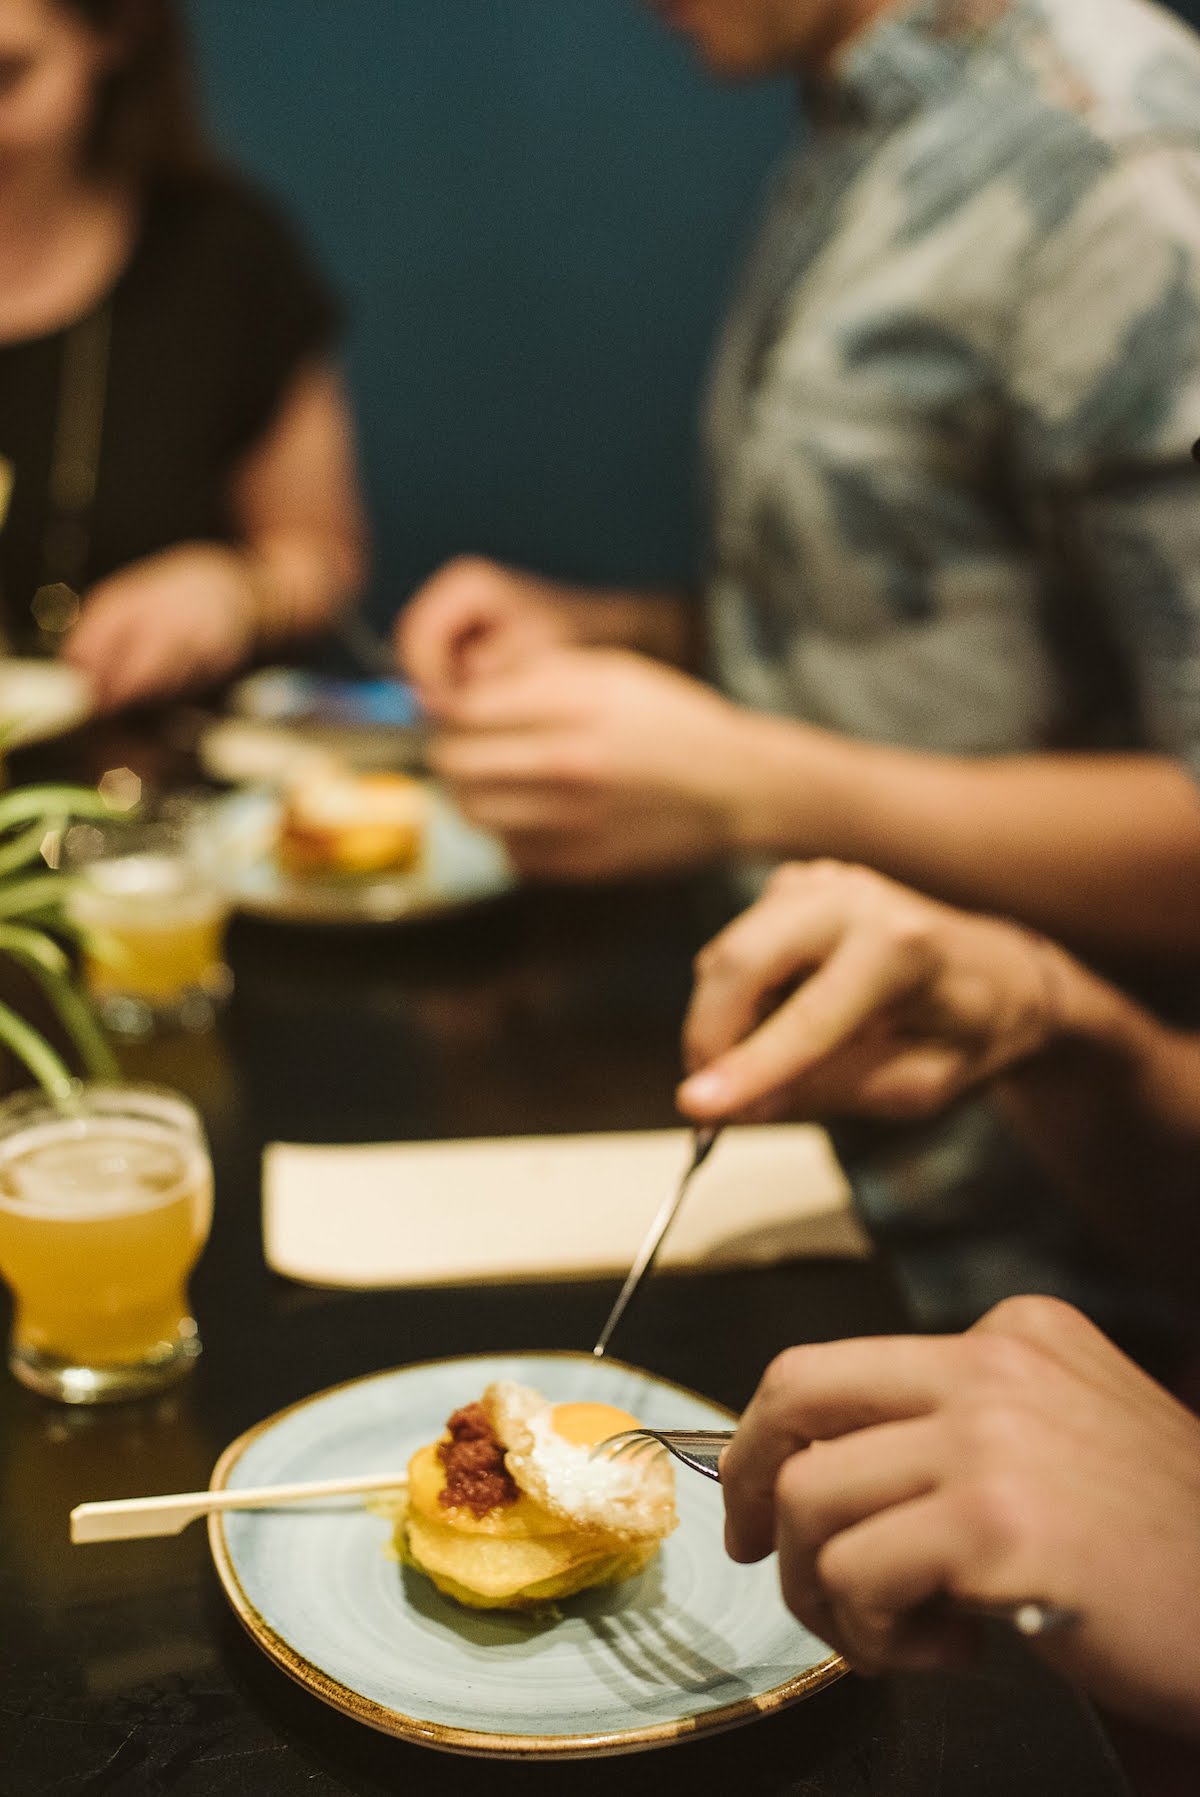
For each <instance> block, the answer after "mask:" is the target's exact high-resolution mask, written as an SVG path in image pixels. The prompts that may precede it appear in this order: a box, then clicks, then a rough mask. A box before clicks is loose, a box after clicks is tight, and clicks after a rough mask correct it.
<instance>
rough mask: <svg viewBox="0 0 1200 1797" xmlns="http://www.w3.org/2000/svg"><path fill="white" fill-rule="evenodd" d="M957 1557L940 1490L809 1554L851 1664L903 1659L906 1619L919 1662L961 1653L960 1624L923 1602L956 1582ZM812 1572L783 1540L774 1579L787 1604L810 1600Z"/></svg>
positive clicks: (876, 1667) (952, 1521) (960, 1552)
mask: <svg viewBox="0 0 1200 1797" xmlns="http://www.w3.org/2000/svg"><path fill="white" fill-rule="evenodd" d="M963 1562H964V1544H963V1542H962V1540H961V1536H960V1529H959V1525H958V1522H957V1519H956V1515H955V1511H954V1507H953V1505H952V1504H950V1503H949V1502H947V1500H946V1499H945V1497H944V1496H943V1494H942V1493H940V1492H937V1493H934V1494H932V1495H928V1496H923V1497H919V1498H916V1499H914V1500H913V1501H912V1502H910V1503H905V1504H899V1505H896V1506H893V1507H892V1508H890V1509H887V1510H884V1511H880V1512H878V1513H876V1514H875V1515H874V1516H871V1517H868V1518H867V1519H866V1521H864V1522H860V1523H856V1524H855V1525H854V1526H853V1527H851V1528H849V1529H846V1530H844V1531H843V1532H842V1533H841V1534H838V1535H835V1536H834V1537H833V1539H832V1540H831V1541H829V1542H827V1543H826V1545H825V1546H824V1547H823V1548H822V1549H821V1550H820V1552H819V1553H818V1554H817V1556H816V1563H815V1571H816V1578H817V1581H818V1588H819V1590H820V1591H821V1592H822V1593H823V1595H824V1599H825V1601H826V1602H827V1603H828V1604H829V1606H830V1608H831V1610H832V1612H833V1615H834V1618H835V1622H836V1626H837V1630H838V1634H839V1637H840V1640H841V1644H842V1649H843V1652H845V1653H846V1655H847V1657H848V1658H849V1659H850V1661H851V1663H852V1664H854V1665H857V1666H859V1667H861V1668H862V1669H863V1670H865V1671H869V1672H879V1671H883V1670H885V1669H887V1667H889V1666H893V1665H899V1664H902V1663H903V1662H902V1660H901V1657H900V1656H901V1654H902V1653H903V1651H904V1647H905V1634H904V1630H905V1624H906V1623H911V1624H912V1625H913V1626H914V1634H913V1636H912V1637H911V1638H910V1641H909V1646H910V1648H917V1649H919V1651H920V1653H921V1654H922V1656H923V1657H924V1663H928V1661H929V1656H931V1655H938V1654H941V1653H945V1654H946V1655H948V1656H953V1657H954V1658H957V1657H958V1656H959V1655H961V1652H962V1650H963V1631H962V1628H961V1624H960V1623H959V1622H958V1621H957V1620H956V1619H953V1618H951V1617H948V1616H947V1617H944V1618H940V1619H939V1617H938V1615H937V1613H936V1612H934V1611H933V1610H931V1609H930V1608H927V1607H926V1606H930V1605H932V1604H934V1602H935V1600H937V1599H938V1598H940V1597H942V1595H943V1594H944V1593H946V1592H948V1591H951V1590H953V1589H955V1587H956V1585H957V1583H958V1580H959V1577H960V1568H961V1567H962V1565H963ZM811 1578H812V1563H811V1561H810V1560H809V1558H808V1557H807V1556H806V1555H805V1554H804V1553H803V1552H802V1551H801V1552H798V1553H796V1554H793V1553H792V1551H791V1549H790V1545H787V1544H785V1546H784V1547H782V1548H781V1551H780V1556H779V1581H780V1589H781V1591H782V1593H783V1599H784V1602H785V1603H786V1604H787V1605H788V1607H789V1608H792V1607H793V1601H796V1602H800V1603H804V1602H808V1603H811V1601H812V1598H811V1584H810V1581H811ZM793 1594H794V1595H793ZM914 1612H919V1613H920V1614H919V1615H914Z"/></svg>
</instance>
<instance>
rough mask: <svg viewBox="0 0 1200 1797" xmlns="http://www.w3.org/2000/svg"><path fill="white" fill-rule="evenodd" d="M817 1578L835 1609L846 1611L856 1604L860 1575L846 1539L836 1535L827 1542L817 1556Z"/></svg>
mask: <svg viewBox="0 0 1200 1797" xmlns="http://www.w3.org/2000/svg"><path fill="white" fill-rule="evenodd" d="M816 1570H817V1577H818V1578H819V1579H820V1581H821V1588H822V1590H823V1591H825V1593H826V1594H827V1595H828V1597H829V1598H830V1600H831V1601H832V1602H833V1604H834V1605H835V1607H837V1608H839V1609H844V1608H846V1607H847V1606H850V1605H852V1604H853V1602H854V1598H855V1594H856V1591H857V1586H858V1574H857V1569H856V1567H855V1565H854V1560H853V1557H852V1555H851V1553H850V1551H849V1550H848V1549H847V1547H846V1545H845V1541H844V1538H843V1537H842V1536H840V1535H835V1536H834V1537H833V1539H832V1540H831V1541H827V1542H826V1543H825V1545H824V1546H823V1547H822V1548H819V1549H818V1551H817V1554H816Z"/></svg>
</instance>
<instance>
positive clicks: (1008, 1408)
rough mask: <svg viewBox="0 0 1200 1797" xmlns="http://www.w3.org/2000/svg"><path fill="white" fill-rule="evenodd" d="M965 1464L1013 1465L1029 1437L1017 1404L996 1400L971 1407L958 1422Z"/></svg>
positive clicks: (1026, 1424)
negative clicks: (964, 1452) (964, 1453)
mask: <svg viewBox="0 0 1200 1797" xmlns="http://www.w3.org/2000/svg"><path fill="white" fill-rule="evenodd" d="M959 1434H960V1437H961V1443H962V1447H963V1448H964V1449H965V1451H966V1458H967V1463H968V1464H970V1465H974V1466H977V1467H991V1466H1001V1467H1003V1466H1008V1465H1012V1464H1015V1463H1016V1461H1017V1459H1018V1457H1019V1455H1020V1453H1021V1449H1022V1446H1023V1444H1024V1443H1025V1442H1026V1441H1027V1440H1028V1437H1029V1417H1028V1415H1027V1413H1026V1411H1025V1410H1024V1408H1023V1407H1022V1406H1021V1405H1020V1404H1015V1403H1012V1402H1011V1401H1007V1400H1005V1399H999V1400H996V1401H994V1402H992V1403H986V1404H976V1405H973V1406H972V1407H971V1408H970V1409H969V1410H968V1411H967V1412H966V1413H965V1414H964V1415H963V1416H962V1417H961V1418H960V1421H959Z"/></svg>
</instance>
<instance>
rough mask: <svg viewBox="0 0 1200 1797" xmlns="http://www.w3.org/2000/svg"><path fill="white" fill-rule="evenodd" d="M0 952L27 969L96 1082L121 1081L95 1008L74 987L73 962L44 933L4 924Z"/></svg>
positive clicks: (0, 931) (0, 935)
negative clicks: (94, 1011) (97, 1019)
mask: <svg viewBox="0 0 1200 1797" xmlns="http://www.w3.org/2000/svg"><path fill="white" fill-rule="evenodd" d="M0 953H3V954H6V955H8V956H9V957H10V959H12V960H13V961H16V962H18V963H19V965H20V966H22V967H24V968H26V969H27V971H28V972H29V973H30V974H31V975H32V977H33V978H34V979H35V980H36V981H37V983H38V985H39V986H40V987H41V989H42V991H43V992H44V993H45V994H46V997H47V999H48V1000H49V1002H50V1004H51V1005H52V1006H53V1008H54V1010H55V1012H56V1013H57V1015H58V1017H59V1019H60V1021H61V1022H62V1025H63V1028H64V1029H65V1030H66V1031H67V1034H68V1035H69V1036H70V1038H71V1040H72V1041H73V1042H74V1044H75V1047H76V1048H77V1049H78V1050H79V1054H80V1057H81V1059H82V1061H83V1064H84V1066H85V1068H86V1069H87V1071H88V1072H89V1073H90V1074H91V1075H92V1077H93V1078H94V1079H117V1078H119V1077H120V1071H121V1070H120V1067H119V1066H118V1064H117V1058H116V1056H115V1055H114V1053H113V1051H112V1049H111V1047H110V1046H109V1043H108V1040H107V1038H106V1037H105V1035H104V1032H103V1030H102V1029H101V1028H100V1025H99V1024H98V1023H97V1021H96V1018H95V1015H94V1014H93V1011H92V1008H91V1006H90V1004H89V1003H88V1001H87V999H86V998H84V996H83V994H82V993H81V992H79V991H78V989H77V988H76V986H75V984H74V980H73V977H72V973H71V963H70V962H69V960H68V959H67V957H66V955H65V954H64V953H63V951H62V949H61V948H60V947H59V946H58V944H57V942H52V941H51V940H50V938H49V937H48V936H45V935H43V934H42V932H41V931H40V930H31V929H29V928H28V927H26V926H25V925H23V924H14V923H0Z"/></svg>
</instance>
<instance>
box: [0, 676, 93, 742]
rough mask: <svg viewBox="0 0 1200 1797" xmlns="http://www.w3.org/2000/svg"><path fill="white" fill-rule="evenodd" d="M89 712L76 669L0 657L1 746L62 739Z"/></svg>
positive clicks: (88, 700) (82, 681)
mask: <svg viewBox="0 0 1200 1797" xmlns="http://www.w3.org/2000/svg"><path fill="white" fill-rule="evenodd" d="M91 710H92V696H91V693H90V691H89V689H88V683H87V681H86V680H85V679H84V677H83V675H82V674H81V673H80V672H79V671H78V669H77V668H71V667H68V666H67V664H66V663H65V662H61V661H24V660H19V659H17V658H16V657H13V656H7V655H6V656H0V747H3V748H15V747H17V746H18V745H20V744H21V743H35V742H44V741H46V739H47V738H49V737H52V736H63V735H65V734H66V732H67V731H68V730H73V729H74V728H75V726H76V724H81V723H82V722H83V720H84V719H85V718H86V717H89V716H90V715H91Z"/></svg>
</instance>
